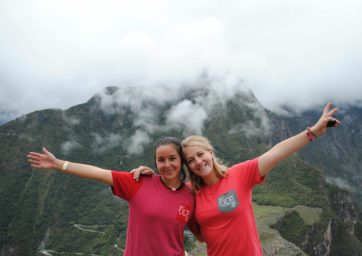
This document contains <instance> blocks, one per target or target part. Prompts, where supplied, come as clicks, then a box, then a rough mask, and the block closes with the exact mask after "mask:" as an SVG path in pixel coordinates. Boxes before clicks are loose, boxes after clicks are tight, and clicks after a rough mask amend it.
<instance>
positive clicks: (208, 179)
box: [201, 171, 220, 186]
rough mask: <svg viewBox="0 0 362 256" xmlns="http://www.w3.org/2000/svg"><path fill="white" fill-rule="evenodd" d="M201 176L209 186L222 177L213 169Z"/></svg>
mask: <svg viewBox="0 0 362 256" xmlns="http://www.w3.org/2000/svg"><path fill="white" fill-rule="evenodd" d="M201 178H202V180H203V181H204V182H205V184H206V185H208V186H211V185H214V184H216V183H218V181H219V180H220V177H218V176H217V175H216V173H215V171H212V172H211V173H210V174H209V175H207V176H203V177H201Z"/></svg>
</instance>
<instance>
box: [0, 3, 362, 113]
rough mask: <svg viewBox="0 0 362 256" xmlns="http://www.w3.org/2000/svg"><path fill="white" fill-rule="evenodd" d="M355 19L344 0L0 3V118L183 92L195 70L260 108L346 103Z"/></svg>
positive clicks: (351, 92) (356, 12) (359, 50)
mask: <svg viewBox="0 0 362 256" xmlns="http://www.w3.org/2000/svg"><path fill="white" fill-rule="evenodd" d="M361 12H362V2H359V1H355V0H346V1H344V2H343V4H341V2H340V1H335V0H331V1H327V0H320V1H312V0H306V1H288V0H277V1H268V0H258V1H251V0H245V1H236V0H234V1H228V2H223V3H221V2H220V1H216V0H211V1H198V2H197V3H196V2H194V1H166V0H156V1H152V2H150V1H144V0H142V1H141V0H136V1H116V0H105V1H85V0H80V1H77V2H74V1H69V0H55V1H51V2H49V1H44V0H30V1H22V0H13V1H1V2H0V35H1V42H0V86H1V94H0V108H1V109H0V113H5V114H2V115H3V116H6V115H7V114H9V113H11V115H13V116H14V115H20V114H24V113H27V112H29V111H33V110H37V109H43V108H49V107H56V108H67V107H70V106H72V105H75V104H79V103H83V102H84V101H86V100H87V99H89V98H90V97H91V96H93V95H94V94H95V93H96V92H98V91H100V90H101V88H103V87H105V86H109V85H118V86H124V85H127V86H134V85H142V86H146V87H149V86H153V87H156V85H159V84H160V83H164V84H168V86H169V88H171V87H177V88H180V87H181V88H182V86H183V85H184V84H188V83H190V82H191V81H196V79H197V77H198V76H199V75H200V74H201V73H202V72H203V71H205V70H206V71H208V72H209V73H210V74H217V75H220V74H224V73H226V72H227V73H230V74H232V76H233V77H235V79H242V80H243V81H244V83H245V85H246V86H248V87H249V88H251V90H252V91H253V92H254V93H255V95H256V97H257V98H258V99H259V100H260V101H261V102H262V104H263V105H265V106H267V107H269V108H277V107H278V105H281V104H289V105H291V106H292V107H295V108H306V107H309V106H313V105H316V104H320V103H324V102H326V101H327V100H332V101H336V102H349V103H353V102H355V101H358V100H361V98H362V97H361V94H360V86H361V83H362V76H361V72H359V67H360V66H361V64H362V47H361V45H362V34H361V33H358V32H357V31H359V30H360V24H361V23H362V16H361V15H360V13H361ZM219 88H220V90H221V91H222V89H223V87H222V86H220V87H219ZM155 90H156V91H157V90H158V89H157V88H156V89H155ZM178 90H179V89H175V91H178ZM170 93H171V94H173V91H171V90H170ZM163 96H164V95H163ZM132 100H134V99H132ZM15 113H17V114H15ZM0 119H1V118H0Z"/></svg>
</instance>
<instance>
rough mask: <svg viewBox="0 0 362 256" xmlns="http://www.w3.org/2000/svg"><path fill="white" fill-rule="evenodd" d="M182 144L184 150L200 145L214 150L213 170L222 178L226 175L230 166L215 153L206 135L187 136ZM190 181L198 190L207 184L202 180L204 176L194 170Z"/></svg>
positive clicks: (195, 189)
mask: <svg viewBox="0 0 362 256" xmlns="http://www.w3.org/2000/svg"><path fill="white" fill-rule="evenodd" d="M181 145H182V150H183V151H184V150H185V148H187V147H189V146H199V147H201V148H202V149H204V150H207V151H210V152H212V155H213V158H212V162H213V170H214V171H215V174H216V176H218V177H220V178H223V177H225V176H226V173H227V169H228V167H227V166H226V165H225V164H223V162H222V161H221V160H220V159H218V158H217V157H216V156H215V153H214V152H215V150H214V148H213V146H212V145H211V143H210V141H209V140H208V139H207V138H206V137H203V136H197V135H192V136H189V137H187V138H185V139H184V140H183V141H182V142H181ZM183 156H184V158H185V153H183ZM185 163H186V165H187V161H185ZM188 169H189V170H190V168H188ZM190 181H191V185H192V189H193V190H194V191H196V192H197V191H199V190H200V188H201V187H203V186H204V185H205V182H204V181H203V180H202V178H201V177H200V176H198V175H196V174H194V173H193V172H192V171H190Z"/></svg>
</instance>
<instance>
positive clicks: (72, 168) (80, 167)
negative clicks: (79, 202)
mask: <svg viewBox="0 0 362 256" xmlns="http://www.w3.org/2000/svg"><path fill="white" fill-rule="evenodd" d="M28 161H29V163H30V164H31V166H32V167H34V168H39V169H53V170H58V171H62V172H64V173H69V174H73V175H75V176H78V177H80V178H84V179H91V180H97V181H100V182H103V183H105V184H108V185H111V186H112V185H113V180H112V172H111V171H110V170H106V169H102V168H99V167H96V166H92V165H86V164H79V163H72V162H68V161H64V160H60V159H57V158H56V157H55V156H54V155H53V154H52V153H50V152H49V151H48V150H46V149H45V148H43V153H37V152H30V153H29V154H28Z"/></svg>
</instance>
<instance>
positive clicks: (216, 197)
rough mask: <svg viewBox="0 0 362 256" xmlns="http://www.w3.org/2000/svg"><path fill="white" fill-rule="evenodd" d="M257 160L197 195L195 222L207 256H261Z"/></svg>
mask: <svg viewBox="0 0 362 256" xmlns="http://www.w3.org/2000/svg"><path fill="white" fill-rule="evenodd" d="M263 180H264V178H262V177H260V173H259V168H258V159H254V160H249V161H246V162H243V163H239V164H236V165H234V166H232V167H231V168H229V169H228V175H227V176H226V177H225V178H222V179H220V181H219V182H218V183H216V184H214V185H211V186H204V187H202V188H201V190H200V192H198V193H196V194H195V198H196V210H195V211H196V221H197V222H198V223H199V225H200V227H201V234H202V236H203V238H204V239H205V242H206V245H207V255H208V256H235V255H238V256H240V255H246V256H249V255H250V256H255V255H262V249H261V245H260V241H259V235H258V231H257V228H256V224H255V218H254V212H253V208H252V188H253V186H254V185H256V184H259V183H261V182H263Z"/></svg>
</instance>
